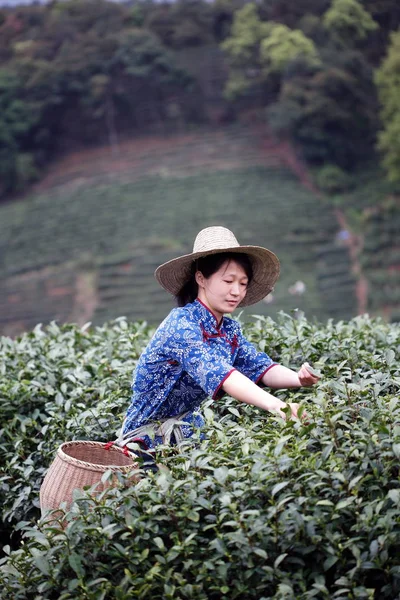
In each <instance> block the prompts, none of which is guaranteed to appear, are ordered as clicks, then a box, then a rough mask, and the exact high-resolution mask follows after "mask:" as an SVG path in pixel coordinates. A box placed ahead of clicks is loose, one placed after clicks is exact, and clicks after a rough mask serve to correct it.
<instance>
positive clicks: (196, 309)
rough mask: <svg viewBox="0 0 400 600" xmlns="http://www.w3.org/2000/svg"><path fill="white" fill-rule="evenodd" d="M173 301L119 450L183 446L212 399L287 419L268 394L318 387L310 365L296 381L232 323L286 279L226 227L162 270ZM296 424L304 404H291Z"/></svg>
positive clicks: (265, 255) (145, 359) (138, 381)
mask: <svg viewBox="0 0 400 600" xmlns="http://www.w3.org/2000/svg"><path fill="white" fill-rule="evenodd" d="M155 275H156V278H157V280H158V282H159V283H160V284H161V285H162V287H163V288H164V289H166V290H167V291H168V292H170V293H171V294H173V295H174V296H175V298H176V300H177V304H178V308H174V309H173V310H172V311H171V312H170V314H169V315H168V316H167V318H166V319H165V320H164V321H163V322H162V323H161V325H160V326H159V327H158V329H157V331H156V332H155V334H154V336H153V338H152V339H151V341H150V343H149V344H148V346H147V347H146V349H145V350H144V352H143V354H142V355H141V357H140V359H139V361H138V364H137V367H136V369H135V372H134V377H133V383H132V398H131V404H130V406H129V408H128V412H127V415H126V418H125V420H124V423H123V426H122V431H121V435H120V437H119V438H118V440H117V443H118V444H119V445H122V446H124V445H126V444H129V443H132V442H137V443H139V444H140V445H141V447H142V448H143V449H145V450H148V449H152V448H154V447H155V446H156V445H157V444H161V443H166V444H169V443H172V444H180V443H181V442H182V441H183V440H185V439H187V438H190V437H192V436H193V435H194V433H195V432H196V430H197V429H198V428H201V427H202V426H203V425H204V421H203V418H202V416H201V413H200V412H199V410H200V408H201V404H202V402H203V401H204V400H205V399H206V398H207V397H211V398H213V399H214V400H216V401H219V400H220V399H221V397H222V396H223V395H224V394H229V395H230V396H232V397H233V398H236V399H237V400H239V401H240V402H245V403H246V404H251V405H253V406H256V407H258V408H261V409H263V410H267V411H270V412H272V413H276V414H278V415H280V416H281V417H282V418H285V416H286V415H285V413H284V412H283V409H285V408H286V406H287V405H286V404H285V403H284V402H282V401H281V400H279V399H278V398H275V397H274V396H273V395H271V394H270V393H268V392H267V391H266V390H264V389H262V388H261V387H260V386H267V387H269V388H294V387H300V386H312V385H314V384H315V383H317V381H318V377H316V376H315V375H314V374H313V373H312V372H310V371H309V370H308V368H307V367H308V365H307V363H305V364H303V365H302V366H301V368H300V370H299V371H298V372H297V373H296V372H295V371H292V370H291V369H288V368H287V367H284V366H282V365H279V364H277V363H275V362H274V361H273V360H271V358H270V357H269V356H268V355H267V354H265V353H264V352H259V351H258V350H257V349H256V348H255V347H254V346H253V344H251V343H250V342H249V341H248V340H247V339H246V338H245V337H244V335H243V333H242V331H241V328H240V325H239V323H238V322H237V321H235V320H233V319H232V318H230V317H227V316H225V315H226V314H231V313H232V312H233V311H234V310H235V309H236V308H238V307H242V306H249V305H251V304H255V303H256V302H258V301H260V300H262V299H263V298H265V297H266V296H267V295H268V294H269V293H270V292H271V290H272V289H273V287H274V284H275V282H276V280H277V279H278V276H279V261H278V258H277V257H276V256H275V254H274V253H273V252H271V251H270V250H267V249H266V248H261V247H259V246H240V245H239V243H238V241H237V240H236V238H235V236H234V234H233V233H232V232H231V231H229V229H226V228H224V227H208V228H206V229H203V230H202V231H200V233H199V234H198V235H197V237H196V240H195V242H194V247H193V252H192V254H188V255H185V256H180V257H179V258H175V259H174V260H171V261H169V262H167V263H165V264H163V265H161V266H160V267H158V269H157V270H156V273H155ZM288 406H289V407H290V411H291V414H292V416H293V417H294V418H297V411H298V404H288Z"/></svg>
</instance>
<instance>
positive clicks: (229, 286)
mask: <svg viewBox="0 0 400 600" xmlns="http://www.w3.org/2000/svg"><path fill="white" fill-rule="evenodd" d="M196 282H197V284H198V286H199V291H198V298H199V299H200V300H201V301H202V302H203V303H204V304H205V305H206V306H208V308H209V309H210V310H211V311H212V312H213V313H214V315H215V316H216V317H217V319H218V322H219V321H220V320H221V319H222V317H223V315H224V314H225V313H231V312H233V311H234V310H235V308H236V307H237V306H238V305H239V304H240V303H241V301H242V300H243V298H244V297H245V295H246V292H247V285H248V277H247V275H246V272H245V270H244V269H243V267H241V266H240V265H239V264H238V263H237V262H235V261H234V260H227V261H225V262H224V263H223V264H222V266H221V267H220V268H219V269H218V271H216V272H215V273H214V274H213V275H210V277H208V278H206V277H204V275H203V274H202V273H201V272H200V271H197V273H196Z"/></svg>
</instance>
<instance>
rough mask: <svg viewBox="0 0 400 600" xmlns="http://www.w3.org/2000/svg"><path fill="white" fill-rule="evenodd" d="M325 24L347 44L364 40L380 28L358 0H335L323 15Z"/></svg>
mask: <svg viewBox="0 0 400 600" xmlns="http://www.w3.org/2000/svg"><path fill="white" fill-rule="evenodd" d="M323 24H324V25H325V27H326V28H327V30H328V31H330V32H331V33H333V34H334V35H335V36H336V37H337V38H338V39H340V40H342V41H343V42H344V43H345V45H347V46H348V45H350V44H352V43H356V42H358V41H360V40H364V39H365V38H366V37H367V36H368V34H369V33H370V32H372V31H374V30H375V29H377V28H378V24H377V23H376V22H375V21H374V19H373V18H372V17H371V15H370V14H369V12H368V11H366V10H365V9H364V7H363V6H362V4H360V2H358V0H333V2H332V5H331V7H330V8H329V10H327V12H326V13H325V15H324V17H323Z"/></svg>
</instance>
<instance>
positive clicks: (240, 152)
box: [0, 127, 356, 334]
mask: <svg viewBox="0 0 400 600" xmlns="http://www.w3.org/2000/svg"><path fill="white" fill-rule="evenodd" d="M265 142H266V140H265V138H264V137H263V136H262V135H261V134H259V135H256V134H255V133H254V132H249V130H247V129H240V128H237V127H234V128H230V129H224V130H217V131H209V132H205V133H202V134H194V133H193V134H190V135H188V134H185V135H182V136H178V138H174V140H172V139H164V140H159V139H158V141H157V142H156V140H155V139H152V138H146V139H145V140H141V141H140V142H137V143H135V144H129V143H125V145H124V146H123V147H121V148H120V155H119V156H115V157H112V156H110V155H108V158H107V159H106V158H105V157H104V154H103V155H102V154H101V152H99V151H93V153H88V154H87V155H84V156H85V160H86V162H85V160H80V161H79V160H78V158H77V156H75V157H70V158H67V159H65V161H64V163H62V164H61V168H60V165H58V168H57V169H56V170H55V171H54V173H52V172H49V174H48V176H47V181H45V182H44V183H42V184H41V186H42V188H44V185H46V186H47V191H46V192H44V191H42V192H41V191H40V189H39V187H38V189H37V190H36V194H34V195H32V196H30V197H28V198H26V199H24V200H20V201H17V202H14V203H10V204H8V205H4V206H2V207H1V208H0V256H1V262H0V287H1V290H2V291H1V295H0V329H1V331H2V332H3V333H8V334H15V333H17V332H19V331H22V330H24V329H29V328H31V327H33V326H35V325H36V324H37V323H38V322H48V321H50V320H52V319H57V320H60V321H65V320H72V321H76V322H85V321H89V320H90V321H92V322H94V323H102V322H104V321H105V320H108V319H111V318H115V317H118V316H121V315H125V316H127V317H129V318H130V319H135V320H141V319H144V320H147V321H148V322H150V323H154V324H156V323H157V322H159V321H160V319H162V318H163V316H165V314H166V313H167V311H168V310H169V308H170V307H171V306H172V305H173V299H172V298H170V297H169V296H168V294H166V293H165V292H164V291H163V290H162V289H160V288H159V286H158V285H157V283H156V281H155V280H154V277H153V272H154V269H155V268H156V266H157V265H158V264H160V263H161V262H163V261H165V260H168V259H169V258H171V257H173V256H176V255H177V254H180V253H187V252H190V251H191V247H192V243H193V239H194V236H195V234H196V232H197V231H198V230H199V229H201V228H202V227H206V226H208V225H212V224H223V225H226V226H227V227H229V228H231V229H233V230H234V231H235V232H236V233H237V236H238V238H239V240H240V242H241V243H250V244H251V243H253V244H260V245H265V246H267V247H268V248H270V249H271V250H273V251H274V252H276V253H277V254H278V256H279V258H280V259H281V263H282V275H281V278H280V280H279V282H278V284H277V286H276V289H275V291H274V293H273V295H272V297H269V298H268V299H267V300H268V303H267V302H261V303H259V304H258V305H257V306H255V307H251V308H250V309H248V312H252V313H258V314H270V315H274V314H275V313H276V311H277V310H280V309H283V310H286V311H290V310H291V309H294V308H300V309H302V310H304V311H305V312H306V314H307V315H308V316H309V317H311V316H313V315H315V316H316V317H318V318H321V319H324V318H326V317H334V318H348V317H351V316H353V315H354V314H355V312H356V304H355V295H354V284H355V281H354V276H353V275H351V273H350V264H349V257H348V251H347V248H345V247H343V246H341V245H340V243H338V241H337V237H336V234H337V232H338V224H337V220H336V219H335V216H334V214H333V212H332V211H331V210H330V209H329V208H327V207H326V206H321V200H320V199H319V198H318V197H317V196H316V195H315V194H314V193H312V192H311V191H309V190H307V189H306V188H305V187H304V186H303V185H302V184H301V183H300V182H299V180H298V179H297V178H296V176H295V175H294V174H293V172H292V171H290V170H289V169H288V168H286V167H285V166H284V165H283V162H284V161H283V159H282V155H280V154H279V152H276V153H275V152H274V148H273V146H272V147H271V144H269V145H268V144H266V143H265ZM266 148H267V149H268V150H266ZM96 152H97V155H96ZM84 156H83V155H82V156H81V158H82V159H83V158H84ZM118 165H119V166H118ZM299 281H300V282H302V284H303V285H301V284H297V285H296V282H299Z"/></svg>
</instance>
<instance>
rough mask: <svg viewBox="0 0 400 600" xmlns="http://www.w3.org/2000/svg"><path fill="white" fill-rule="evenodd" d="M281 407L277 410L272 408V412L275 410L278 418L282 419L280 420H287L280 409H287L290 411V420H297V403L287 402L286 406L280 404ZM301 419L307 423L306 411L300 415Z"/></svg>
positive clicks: (298, 405)
mask: <svg viewBox="0 0 400 600" xmlns="http://www.w3.org/2000/svg"><path fill="white" fill-rule="evenodd" d="M282 404H283V405H282V406H280V407H279V408H274V409H272V410H275V411H276V412H277V413H278V414H279V416H280V417H282V419H284V420H285V421H286V419H287V415H286V414H285V413H284V412H283V410H282V409H284V408H286V407H289V408H290V411H291V413H292V414H291V418H292V419H299V418H300V417H299V415H298V410H299V408H300V404H297V402H288V403H287V404H284V403H282ZM301 419H303V420H305V421H307V420H308V414H307V413H306V411H303V412H302V414H301Z"/></svg>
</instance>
